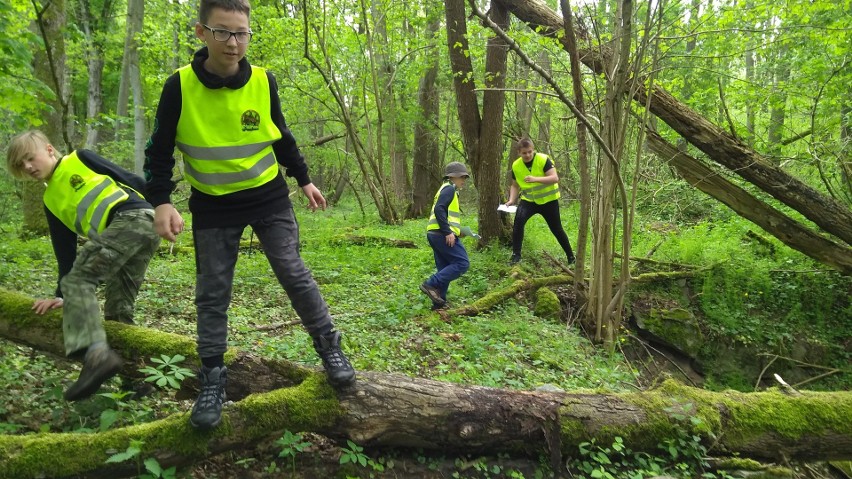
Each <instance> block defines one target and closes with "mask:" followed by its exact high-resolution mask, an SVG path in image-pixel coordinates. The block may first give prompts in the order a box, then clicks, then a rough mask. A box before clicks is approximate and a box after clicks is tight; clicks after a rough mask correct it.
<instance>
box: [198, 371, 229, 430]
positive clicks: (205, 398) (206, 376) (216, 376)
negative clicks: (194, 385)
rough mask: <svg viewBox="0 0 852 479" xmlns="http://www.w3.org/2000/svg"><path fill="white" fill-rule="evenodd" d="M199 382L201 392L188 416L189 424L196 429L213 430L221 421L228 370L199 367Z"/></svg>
mask: <svg viewBox="0 0 852 479" xmlns="http://www.w3.org/2000/svg"><path fill="white" fill-rule="evenodd" d="M199 379H200V380H201V392H200V393H199V394H198V399H196V400H195V405H194V406H192V413H191V414H190V415H189V423H190V424H192V427H194V428H196V429H203V430H207V429H213V428H214V427H216V426H218V425H219V422H221V421H222V405H223V404H224V403H225V384H226V383H227V382H228V368H226V367H225V366H222V367H218V368H208V367H206V366H201V372H200V374H199Z"/></svg>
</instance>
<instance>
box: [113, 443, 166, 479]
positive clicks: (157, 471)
mask: <svg viewBox="0 0 852 479" xmlns="http://www.w3.org/2000/svg"><path fill="white" fill-rule="evenodd" d="M144 444H145V443H144V442H143V441H139V440H135V439H131V440H130V445H129V446H127V449H125V450H124V451H123V452H119V453H116V454H113V455H112V456H110V457H108V458H107V460H106V463H107V464H111V463H120V462H125V461H130V460H134V461H136V467H137V471H138V472H139V476H138V477H139V479H175V478H176V477H177V476H176V475H175V472H176V468H175V467H174V466H172V467H170V468H168V469H163V467H162V466H160V462H159V461H157V459H156V458H153V457H149V458H147V459H144V460H142V459H141V457H142V456H141V453H142V446H143V445H144ZM143 466H144V467H145V471H146V473H145V474H142V473H141V470H142V467H143Z"/></svg>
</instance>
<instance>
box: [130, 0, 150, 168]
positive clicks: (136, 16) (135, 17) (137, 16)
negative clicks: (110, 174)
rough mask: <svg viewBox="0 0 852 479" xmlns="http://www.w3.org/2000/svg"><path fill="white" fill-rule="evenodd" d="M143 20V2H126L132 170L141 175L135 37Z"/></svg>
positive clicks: (143, 138)
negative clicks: (128, 37)
mask: <svg viewBox="0 0 852 479" xmlns="http://www.w3.org/2000/svg"><path fill="white" fill-rule="evenodd" d="M144 19H145V2H144V0H128V2H127V23H128V33H129V34H130V35H131V41H130V45H129V50H128V51H127V52H126V53H127V54H128V59H127V74H128V76H129V77H130V89H131V91H132V92H133V170H134V171H135V172H136V174H138V175H142V167H143V166H144V164H145V143H146V142H147V135H146V131H145V100H144V98H143V97H142V71H141V69H140V68H139V44H138V42H137V41H136V36H137V35H138V34H140V33H141V32H142V27H143V22H144Z"/></svg>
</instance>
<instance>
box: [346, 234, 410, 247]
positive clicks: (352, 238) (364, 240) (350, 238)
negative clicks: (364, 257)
mask: <svg viewBox="0 0 852 479" xmlns="http://www.w3.org/2000/svg"><path fill="white" fill-rule="evenodd" d="M331 242H332V243H333V244H339V245H347V244H352V245H358V246H381V247H391V248H405V249H417V244H416V243H414V241H411V240H400V239H394V238H385V237H384V236H364V235H354V234H351V233H348V234H345V235H342V236H337V237H334V238H332V239H331Z"/></svg>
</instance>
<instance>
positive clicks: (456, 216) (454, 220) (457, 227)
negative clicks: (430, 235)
mask: <svg viewBox="0 0 852 479" xmlns="http://www.w3.org/2000/svg"><path fill="white" fill-rule="evenodd" d="M447 187H449V188H452V189H453V190H455V189H456V187H455V186H454V185H453V184H452V183H450V182H447V183H444V184H443V185H442V186H441V188H439V189H438V192H437V193H435V201H434V202H433V203H432V214H431V215H430V216H429V223H428V224H427V225H426V231H431V230H439V229H441V225H439V224H438V219H437V218H435V206H436V205H437V204H438V197H439V196H441V192H442V191H444V188H447ZM447 223H449V224H450V229H451V230H452V231H453V233H455V234H456V236H460V235H461V209H460V208H459V192H458V191H454V192H453V201H451V202H450V206H449V208H447Z"/></svg>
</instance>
